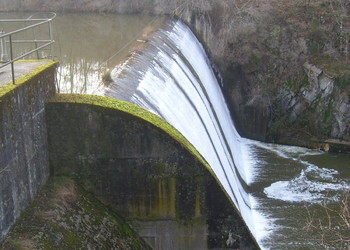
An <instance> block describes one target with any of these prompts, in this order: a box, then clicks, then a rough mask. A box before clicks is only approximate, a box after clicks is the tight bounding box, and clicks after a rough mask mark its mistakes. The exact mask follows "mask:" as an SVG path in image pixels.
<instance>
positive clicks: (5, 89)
mask: <svg viewBox="0 0 350 250" xmlns="http://www.w3.org/2000/svg"><path fill="white" fill-rule="evenodd" d="M32 62H34V63H35V62H42V64H41V65H39V66H38V67H35V68H34V69H33V70H31V71H30V72H29V73H27V74H24V75H22V76H20V77H18V78H17V79H16V80H15V83H16V84H13V83H12V81H10V82H7V83H5V84H4V85H1V84H0V98H2V97H3V96H4V95H6V94H7V93H9V92H11V91H13V90H15V89H17V88H19V87H20V86H22V85H23V84H25V83H28V82H31V81H32V80H33V78H35V77H37V76H38V75H40V74H41V73H42V72H44V71H46V70H47V69H50V68H56V67H57V66H58V62H57V61H52V60H20V61H18V62H16V63H15V65H16V64H17V63H32ZM15 72H16V68H15Z"/></svg>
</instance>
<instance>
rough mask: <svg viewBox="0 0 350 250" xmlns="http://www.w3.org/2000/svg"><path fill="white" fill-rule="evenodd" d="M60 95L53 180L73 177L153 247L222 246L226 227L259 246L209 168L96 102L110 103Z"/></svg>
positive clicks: (52, 111) (153, 130)
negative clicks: (130, 224) (59, 176)
mask: <svg viewBox="0 0 350 250" xmlns="http://www.w3.org/2000/svg"><path fill="white" fill-rule="evenodd" d="M62 98H63V99H61V100H60V96H57V97H56V98H55V99H54V100H52V102H51V103H50V104H49V105H48V107H47V109H48V116H47V123H48V128H49V150H50V166H51V168H52V172H53V173H55V175H61V174H64V175H70V176H72V177H73V178H75V179H76V180H77V181H78V182H79V183H81V184H82V185H83V186H84V187H85V188H86V189H88V190H89V191H91V192H93V193H94V194H95V195H97V196H98V197H99V198H100V199H102V200H103V201H104V202H106V203H108V204H110V205H112V206H113V207H114V208H115V209H116V210H117V211H118V213H119V214H121V215H122V216H123V217H124V218H126V219H127V220H128V221H131V223H132V224H133V225H134V228H136V230H137V231H138V233H139V234H140V235H141V236H142V237H143V238H144V239H145V240H146V241H147V242H148V243H149V244H150V245H151V246H152V247H154V248H155V249H211V248H224V247H225V246H226V245H225V244H226V240H227V237H228V233H229V231H230V230H231V231H232V233H234V234H235V235H240V236H241V237H242V239H241V240H240V244H241V247H243V248H244V249H256V246H255V243H254V241H253V240H252V238H251V236H250V234H249V233H248V231H247V229H246V227H245V225H244V224H243V222H242V220H241V218H240V217H239V216H238V215H237V214H236V212H235V211H234V209H233V207H232V205H231V204H230V203H229V202H228V199H227V197H226V196H225V194H224V193H223V191H222V190H221V188H220V186H219V185H218V184H217V182H216V180H215V179H214V177H213V176H212V175H211V174H210V171H208V169H206V168H205V167H204V166H203V165H202V164H201V162H200V161H198V159H197V158H196V157H195V156H194V155H192V154H190V153H189V151H188V150H186V149H185V148H184V147H183V145H182V144H180V143H179V142H178V141H176V140H174V139H173V138H172V137H171V136H170V135H169V134H167V133H165V132H164V131H163V130H161V129H160V128H159V127H156V126H154V125H152V124H151V123H148V122H146V121H144V120H142V119H140V118H138V117H135V116H133V115H131V114H128V113H126V112H122V111H120V110H117V109H113V108H110V107H103V106H101V105H98V103H99V102H100V101H101V100H105V99H107V98H104V97H93V99H94V100H93V101H89V102H90V104H89V102H86V101H84V99H85V98H86V100H89V98H92V97H89V96H79V97H77V96H75V97H74V96H73V97H69V95H65V96H62ZM67 98H71V99H70V101H69V100H68V101H67ZM77 98H78V99H77ZM78 100H79V101H78ZM107 100H108V102H109V103H114V102H115V103H118V102H119V101H116V100H113V99H109V98H108V99H107ZM75 102H77V103H75ZM122 103H123V104H122V105H130V107H134V108H136V106H134V105H132V104H126V103H125V102H122ZM137 109H140V108H138V107H137ZM142 112H143V113H144V115H147V114H148V113H149V112H147V111H142ZM158 119H159V118H158Z"/></svg>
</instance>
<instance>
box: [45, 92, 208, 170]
mask: <svg viewBox="0 0 350 250" xmlns="http://www.w3.org/2000/svg"><path fill="white" fill-rule="evenodd" d="M51 102H61V103H81V104H91V105H96V106H101V107H105V108H110V109H116V110H120V111H122V112H125V113H128V114H130V115H133V116H136V117H138V118H141V119H142V120H145V121H147V122H149V123H151V124H153V125H154V126H156V127H157V128H160V129H161V130H163V131H165V132H166V133H167V134H169V135H170V136H171V137H172V138H174V139H175V140H176V141H178V142H180V143H181V144H182V145H183V146H184V147H185V148H186V149H187V150H189V151H190V152H191V153H192V154H193V155H194V156H195V157H196V158H197V159H198V160H199V161H200V162H201V163H202V164H203V165H204V166H206V167H207V168H208V169H209V171H211V172H212V170H211V168H210V166H209V164H208V163H207V162H206V161H205V159H204V158H203V157H202V156H201V155H200V154H199V152H198V151H197V150H196V149H195V148H194V147H193V145H192V144H191V143H190V142H189V141H188V140H187V139H186V138H185V137H184V136H183V135H182V134H181V133H180V132H179V131H177V130H176V129H175V128H174V127H173V126H171V125H170V124H169V123H167V122H166V121H165V120H163V119H161V118H160V117H159V116H157V115H155V114H153V113H151V112H149V111H147V110H145V109H142V108H140V107H139V106H136V105H134V104H131V103H129V102H126V101H121V100H116V99H113V98H109V97H102V96H96V95H82V94H60V95H56V96H55V97H54V98H52V99H51Z"/></svg>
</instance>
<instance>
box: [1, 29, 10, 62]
mask: <svg viewBox="0 0 350 250" xmlns="http://www.w3.org/2000/svg"><path fill="white" fill-rule="evenodd" d="M3 34H5V32H4V31H0V35H3ZM0 60H1V61H2V62H8V60H9V57H8V55H7V49H6V38H5V37H2V38H1V58H0Z"/></svg>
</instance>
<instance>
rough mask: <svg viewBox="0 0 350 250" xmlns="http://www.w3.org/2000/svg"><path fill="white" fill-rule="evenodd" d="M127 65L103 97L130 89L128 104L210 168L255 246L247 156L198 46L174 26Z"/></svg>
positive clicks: (255, 219) (258, 218) (257, 217)
mask: <svg viewBox="0 0 350 250" xmlns="http://www.w3.org/2000/svg"><path fill="white" fill-rule="evenodd" d="M132 61H133V62H132V63H131V64H132V67H128V66H126V68H125V67H122V68H121V69H120V68H116V69H115V71H114V72H113V74H112V75H113V77H114V78H118V81H117V84H114V85H111V86H110V89H109V90H108V92H107V94H106V95H109V96H112V97H116V96H117V97H118V98H120V93H118V91H119V90H120V89H123V92H125V89H127V88H129V89H130V91H131V93H132V96H131V97H127V98H126V99H128V101H131V102H133V103H135V104H137V105H138V106H140V107H142V108H145V109H147V110H149V111H151V112H153V113H155V114H157V115H158V116H160V117H162V118H163V119H165V120H166V121H167V122H168V123H170V124H171V125H173V126H174V127H175V128H176V129H177V130H179V131H180V132H181V133H182V134H183V135H184V136H185V137H186V138H187V139H188V140H189V141H190V142H191V143H192V145H193V146H194V147H195V148H196V149H197V150H198V152H199V153H200V154H201V155H202V156H203V157H204V158H205V160H206V161H207V162H208V163H209V165H210V167H211V168H212V169H213V171H214V173H215V175H216V177H217V179H218V180H219V181H220V182H221V184H222V186H223V187H224V189H225V191H226V193H227V194H228V195H229V197H230V198H231V200H232V202H233V203H234V204H235V206H236V207H237V209H238V210H239V211H240V213H241V215H242V217H243V218H244V220H245V222H246V224H247V226H248V228H249V229H250V231H251V233H252V234H253V235H254V236H255V238H256V239H257V241H259V239H260V238H262V235H261V234H262V233H263V232H264V231H263V230H261V229H260V230H257V225H262V223H261V219H262V216H261V215H259V214H258V213H257V212H256V211H255V210H254V209H253V205H254V204H255V202H254V199H253V197H252V196H251V195H250V194H249V193H248V192H247V191H246V189H245V188H246V187H247V185H249V183H250V181H251V168H250V160H249V150H248V148H247V146H246V144H245V139H243V138H241V137H240V136H239V134H238V133H237V131H236V129H235V127H234V125H233V123H232V119H231V117H230V115H229V111H228V109H227V106H226V104H225V101H224V98H223V95H222V93H221V90H220V87H219V84H218V82H217V80H216V77H215V75H214V73H213V70H212V68H211V65H210V62H209V60H208V58H207V56H206V53H205V51H204V49H203V47H202V46H201V44H200V43H199V42H198V40H197V39H196V37H195V36H194V35H193V33H192V32H191V30H190V29H189V28H187V26H185V25H184V24H183V23H181V22H180V21H174V22H172V23H170V24H169V25H168V26H166V27H165V28H164V29H162V30H160V31H158V32H156V34H155V35H154V36H153V37H152V39H151V40H150V41H149V42H148V45H147V49H146V50H144V51H142V52H141V53H140V54H137V55H134V56H133V57H132ZM129 63H130V62H129ZM121 72H122V73H121ZM124 74H125V75H127V78H123V77H122V75H124ZM133 81H134V82H136V83H134V84H133V83H132V82H133ZM121 85H122V86H123V87H121ZM134 88H135V89H134ZM124 95H125V94H124Z"/></svg>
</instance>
